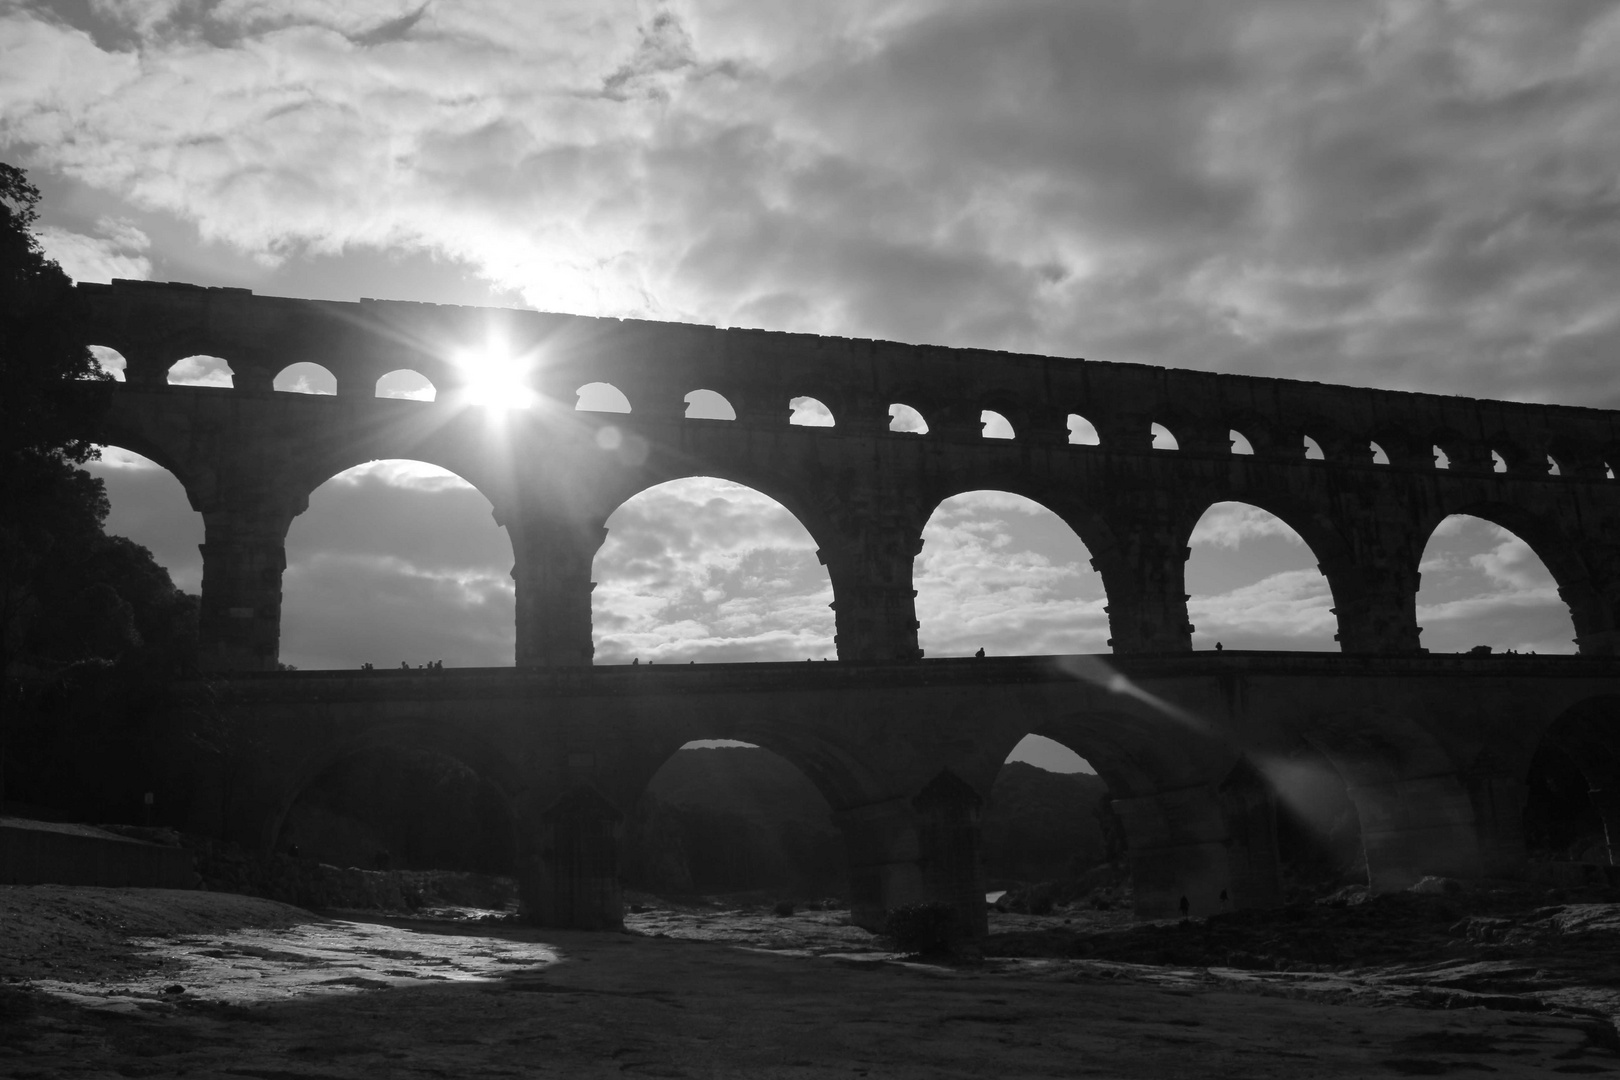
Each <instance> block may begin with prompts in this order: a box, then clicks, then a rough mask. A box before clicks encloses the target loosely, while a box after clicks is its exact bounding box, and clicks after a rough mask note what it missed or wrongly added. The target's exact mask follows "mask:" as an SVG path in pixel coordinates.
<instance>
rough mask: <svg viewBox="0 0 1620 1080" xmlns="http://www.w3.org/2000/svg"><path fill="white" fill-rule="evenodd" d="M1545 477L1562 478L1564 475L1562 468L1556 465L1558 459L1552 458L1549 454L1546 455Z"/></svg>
mask: <svg viewBox="0 0 1620 1080" xmlns="http://www.w3.org/2000/svg"><path fill="white" fill-rule="evenodd" d="M1547 475H1548V476H1563V475H1564V467H1563V466H1562V465H1560V464H1558V459H1557V458H1555V457H1553V456H1552V455H1551V454H1548V455H1547Z"/></svg>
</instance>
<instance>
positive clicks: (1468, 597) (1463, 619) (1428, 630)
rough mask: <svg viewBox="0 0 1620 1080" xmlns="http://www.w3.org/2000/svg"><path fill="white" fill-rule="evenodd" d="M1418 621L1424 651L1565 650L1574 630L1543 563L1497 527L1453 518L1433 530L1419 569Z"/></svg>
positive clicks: (1572, 647) (1457, 516) (1569, 646)
mask: <svg viewBox="0 0 1620 1080" xmlns="http://www.w3.org/2000/svg"><path fill="white" fill-rule="evenodd" d="M1418 569H1419V572H1420V573H1421V574H1422V575H1423V578H1422V582H1421V587H1420V588H1419V590H1418V596H1417V614H1418V624H1419V625H1420V626H1422V627H1423V645H1424V647H1425V648H1427V649H1428V650H1429V651H1430V652H1463V651H1465V650H1467V649H1471V648H1473V647H1475V646H1477V645H1489V646H1491V647H1492V648H1494V649H1496V650H1499V651H1501V650H1507V649H1514V650H1516V651H1518V652H1538V653H1571V652H1574V651H1575V645H1574V638H1575V627H1574V623H1573V621H1572V620H1571V618H1570V614H1569V608H1568V606H1567V605H1566V604H1565V603H1564V601H1563V599H1562V598H1560V597H1559V595H1558V585H1557V583H1556V582H1555V581H1554V580H1553V577H1552V574H1551V573H1549V572H1548V570H1547V567H1546V564H1545V563H1543V562H1542V561H1541V559H1540V558H1539V557H1538V556H1537V555H1536V553H1535V552H1534V551H1532V550H1531V548H1530V545H1529V544H1526V543H1525V542H1524V541H1523V540H1521V539H1519V537H1517V536H1515V535H1514V534H1513V533H1511V532H1509V531H1508V530H1507V529H1504V528H1502V527H1501V526H1500V525H1496V524H1493V523H1491V522H1488V521H1483V520H1481V519H1479V518H1475V517H1469V516H1466V515H1462V514H1454V515H1452V516H1451V517H1448V518H1446V519H1445V520H1444V521H1442V522H1441V523H1440V525H1439V526H1438V527H1437V528H1436V529H1435V530H1434V533H1433V535H1432V536H1431V537H1430V538H1429V543H1428V546H1427V547H1426V548H1425V549H1424V552H1423V560H1422V562H1421V563H1420V564H1419V567H1418Z"/></svg>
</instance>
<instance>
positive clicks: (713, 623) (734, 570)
mask: <svg viewBox="0 0 1620 1080" xmlns="http://www.w3.org/2000/svg"><path fill="white" fill-rule="evenodd" d="M607 526H608V536H607V540H606V541H605V542H604V543H603V545H602V548H601V550H600V551H599V552H598V553H597V556H596V560H595V563H594V565H593V568H592V577H593V578H594V579H595V580H596V582H597V586H596V590H595V592H593V593H592V601H591V602H592V622H593V626H594V630H595V638H596V660H597V662H598V663H628V662H629V661H630V660H631V659H633V658H639V659H641V660H642V661H648V660H652V661H657V662H664V663H670V662H678V663H685V662H687V661H691V660H696V661H700V662H704V661H709V662H735V661H744V660H804V659H816V660H820V659H823V658H827V657H832V656H834V655H835V652H834V650H833V640H832V639H833V614H832V610H831V609H830V608H829V606H828V605H829V604H830V603H831V602H832V585H831V583H830V581H829V580H828V578H827V572H826V570H825V569H824V568H822V566H821V565H820V563H819V562H818V561H817V559H816V544H815V541H814V540H813V539H811V537H810V534H809V532H807V531H806V530H805V528H804V526H802V525H800V524H799V522H798V520H797V519H796V518H794V517H793V515H792V514H791V513H789V512H788V511H787V510H786V509H785V508H784V507H782V506H781V505H780V504H778V503H776V502H775V501H773V500H771V499H769V498H767V497H766V496H764V495H761V494H760V493H758V492H756V491H753V490H752V489H750V488H746V487H743V486H742V485H740V484H733V483H730V482H728V481H724V480H717V479H714V478H712V477H693V478H691V479H687V480H677V481H673V482H670V483H667V484H660V485H658V486H657V487H654V488H650V489H648V490H647V491H644V492H642V493H641V494H639V495H637V496H635V497H634V498H632V499H630V500H629V501H627V502H626V503H625V504H624V505H623V506H621V507H619V509H618V510H616V511H615V512H614V513H613V514H612V516H610V517H609V518H608V522H607Z"/></svg>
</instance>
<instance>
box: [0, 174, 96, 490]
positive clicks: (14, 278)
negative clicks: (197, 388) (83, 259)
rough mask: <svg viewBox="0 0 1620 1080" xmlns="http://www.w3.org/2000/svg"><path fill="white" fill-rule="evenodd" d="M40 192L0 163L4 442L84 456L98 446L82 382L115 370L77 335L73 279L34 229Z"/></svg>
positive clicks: (79, 460)
mask: <svg viewBox="0 0 1620 1080" xmlns="http://www.w3.org/2000/svg"><path fill="white" fill-rule="evenodd" d="M39 198H40V195H39V189H38V188H36V187H34V185H32V184H30V183H29V182H28V177H27V175H26V174H25V173H24V172H23V171H22V170H21V169H18V168H16V167H15V166H12V165H6V164H4V163H0V380H3V383H0V385H4V386H5V393H4V394H3V395H0V447H3V449H4V451H5V453H6V456H7V457H8V458H10V457H11V456H12V455H13V454H17V453H28V454H34V455H40V454H43V455H45V456H49V457H54V458H56V459H57V460H58V461H63V462H72V463H74V464H83V463H84V462H86V461H89V460H91V459H92V458H94V457H95V456H96V451H95V447H94V446H93V445H92V443H91V442H90V421H92V420H93V415H90V413H89V411H88V410H87V405H93V403H91V402H87V401H86V395H85V393H84V389H85V388H84V386H83V385H82V384H83V383H85V382H96V381H107V380H108V379H109V378H110V377H109V376H107V375H106V374H104V373H103V372H102V371H101V370H100V368H99V367H98V365H97V364H96V361H95V358H94V357H93V356H91V355H90V349H89V348H88V346H87V345H86V343H85V342H84V340H83V339H82V337H81V336H80V335H79V332H78V319H76V318H75V317H74V307H75V300H74V295H73V281H72V279H71V278H69V277H68V276H67V274H66V273H65V272H63V270H62V268H61V266H59V265H57V263H56V262H55V260H53V259H50V258H47V257H46V255H45V252H44V251H43V250H42V249H41V248H40V246H39V240H38V239H37V238H36V237H35V236H34V233H33V226H34V223H35V222H36V221H38V220H39V212H38V209H37V208H38V206H39ZM7 464H10V462H9V461H8V462H7Z"/></svg>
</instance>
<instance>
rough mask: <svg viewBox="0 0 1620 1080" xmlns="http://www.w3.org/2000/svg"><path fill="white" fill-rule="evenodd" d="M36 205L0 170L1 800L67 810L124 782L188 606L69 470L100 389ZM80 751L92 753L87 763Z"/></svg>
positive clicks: (182, 634)
mask: <svg viewBox="0 0 1620 1080" xmlns="http://www.w3.org/2000/svg"><path fill="white" fill-rule="evenodd" d="M39 200H40V193H39V190H38V189H37V188H35V187H34V185H32V184H30V183H29V182H28V178H27V176H26V175H25V174H24V173H23V171H22V170H21V169H18V168H15V167H13V166H11V165H5V164H0V379H3V380H4V383H3V384H4V386H5V388H6V392H5V393H4V394H0V673H3V674H4V679H5V686H4V692H3V693H0V800H3V799H4V797H5V794H6V789H7V780H8V779H9V780H10V781H11V787H12V790H13V791H15V790H16V788H17V781H18V779H19V778H26V780H28V781H30V782H32V784H33V787H34V789H36V790H27V789H28V784H25V785H24V788H25V790H24V792H23V794H25V795H28V796H29V797H32V798H35V799H38V798H39V797H40V796H39V792H52V793H53V794H52V798H53V799H55V800H57V801H58V802H65V803H72V802H82V800H81V799H79V798H78V795H75V792H78V794H79V795H83V794H84V793H86V792H106V791H109V790H111V789H110V788H109V786H108V782H107V778H106V777H107V775H111V774H117V775H118V776H121V777H123V779H124V782H125V783H126V784H127V783H130V782H135V778H136V777H137V776H138V774H139V773H140V771H141V770H140V769H138V768H136V767H135V763H136V762H137V761H138V758H139V752H138V745H146V744H147V743H150V742H151V740H150V739H146V740H145V741H144V742H142V741H141V740H139V739H137V740H136V745H125V744H126V743H128V742H129V740H130V739H133V738H134V737H135V736H134V733H135V732H137V731H139V730H140V727H141V723H140V721H139V719H138V714H141V713H142V711H143V710H146V711H150V703H151V702H153V701H155V700H157V699H158V698H159V697H160V696H161V694H162V693H163V688H164V686H165V685H166V683H167V680H168V679H169V678H171V677H172V676H173V675H174V674H176V673H178V672H181V671H185V670H187V669H189V668H190V667H191V665H192V663H193V658H194V656H195V652H196V644H195V643H196V615H197V598H196V597H193V596H188V595H186V594H185V593H182V592H181V591H180V590H178V589H176V588H175V586H174V583H173V581H172V580H171V579H170V577H169V573H168V571H167V570H165V569H164V568H163V567H162V566H160V565H159V564H158V563H157V562H156V560H154V559H153V558H152V554H151V552H149V551H147V549H146V548H144V547H141V546H140V545H139V544H136V543H133V542H132V541H130V540H127V539H125V538H123V537H120V536H108V535H107V534H106V532H105V531H104V529H103V525H104V523H105V522H106V519H107V512H108V509H109V508H108V503H107V493H106V489H105V487H104V485H103V484H102V482H101V481H100V480H99V479H97V478H96V477H93V476H91V475H90V474H89V473H87V472H85V471H84V470H83V469H80V468H79V467H78V466H79V465H81V464H83V463H84V462H86V461H90V460H92V459H93V458H95V457H96V456H97V452H96V448H95V445H94V443H93V442H92V441H91V439H92V437H93V435H94V432H95V426H96V413H97V410H98V409H100V408H103V407H104V406H105V403H106V400H107V399H106V397H105V390H104V389H103V388H102V387H101V386H99V385H98V384H101V383H105V382H107V381H109V379H108V376H107V375H105V374H104V373H102V372H101V371H100V369H99V366H98V365H97V364H96V362H95V359H94V358H93V357H92V355H91V353H90V350H89V347H88V344H87V343H86V342H85V341H84V340H83V337H82V335H81V333H80V330H79V327H80V320H79V319H78V318H77V317H76V314H77V305H76V300H75V293H74V289H73V282H72V280H71V279H70V278H69V277H68V276H67V274H66V273H64V272H63V270H62V268H61V267H60V266H59V265H57V264H56V262H54V261H53V260H51V259H50V258H48V257H47V256H46V255H45V253H44V251H43V249H42V248H41V247H40V244H39V241H38V239H37V238H36V237H35V235H34V232H33V226H34V225H35V223H36V222H37V221H38V210H37V207H38V205H39ZM86 745H91V746H98V747H102V748H103V750H101V751H100V752H99V753H98V754H93V755H91V757H92V758H94V759H95V760H94V761H92V760H90V758H83V750H82V748H83V747H84V746H86ZM75 747H78V748H80V749H73V748H75ZM80 758H83V760H82V761H81V760H79V759H80ZM70 761H76V762H77V764H74V765H73V767H72V768H69V767H68V764H67V763H68V762H70ZM98 763H99V764H98ZM103 766H104V767H103ZM74 777H77V780H75V779H74ZM98 797H99V796H98ZM85 805H89V804H85Z"/></svg>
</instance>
